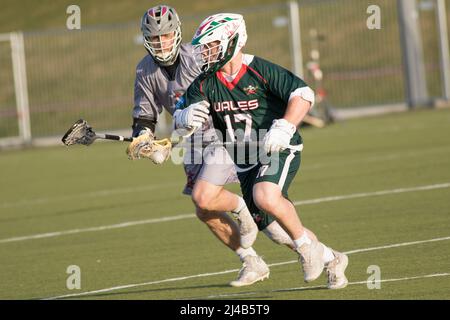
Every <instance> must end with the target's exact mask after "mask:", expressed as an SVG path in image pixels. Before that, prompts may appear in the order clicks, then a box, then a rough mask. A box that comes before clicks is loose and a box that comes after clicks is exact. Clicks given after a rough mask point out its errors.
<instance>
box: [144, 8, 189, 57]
mask: <svg viewBox="0 0 450 320" xmlns="http://www.w3.org/2000/svg"><path fill="white" fill-rule="evenodd" d="M141 31H142V34H143V36H144V46H145V48H146V49H147V51H148V53H149V54H150V55H151V56H152V57H153V58H154V60H155V61H156V63H158V64H159V65H161V66H170V65H172V64H173V63H174V62H175V61H176V60H177V58H178V55H179V53H180V46H181V21H180V19H179V17H178V14H177V12H176V11H175V9H174V8H172V7H169V6H167V5H158V6H156V7H153V8H150V9H148V10H147V12H146V13H145V14H144V16H143V17H142V20H141ZM170 33H174V36H173V38H171V39H168V40H167V39H164V40H162V39H161V36H163V35H166V34H170ZM152 38H153V39H152ZM155 38H156V39H155ZM167 47H169V48H170V47H172V48H171V49H170V50H163V49H165V48H167Z"/></svg>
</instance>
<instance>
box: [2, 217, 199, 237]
mask: <svg viewBox="0 0 450 320" xmlns="http://www.w3.org/2000/svg"><path fill="white" fill-rule="evenodd" d="M194 217H195V214H193V213H189V214H181V215H177V216H169V217H162V218H155V219H146V220H136V221H128V222H123V223H118V224H111V225H107V226H99V227H91V228H83V229H72V230H66V231H55V232H48V233H40V234H35V235H30V236H23V237H14V238H7V239H2V240H0V243H7V242H16V241H24V240H32V239H42V238H51V237H59V236H63V235H68V234H76V233H82V232H94V231H103V230H111V229H118V228H126V227H132V226H138V225H142V224H150V223H159V222H167V221H175V220H182V219H190V218H194Z"/></svg>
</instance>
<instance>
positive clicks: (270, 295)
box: [39, 284, 328, 301]
mask: <svg viewBox="0 0 450 320" xmlns="http://www.w3.org/2000/svg"><path fill="white" fill-rule="evenodd" d="M202 288H208V289H210V288H224V289H230V290H232V289H233V288H232V287H230V285H229V284H213V285H199V286H185V287H168V288H158V289H145V290H133V291H127V292H110V293H99V294H92V295H86V296H80V297H79V299H80V298H81V299H90V300H94V299H95V298H99V297H114V296H118V295H124V296H126V295H134V294H147V293H152V292H162V291H171V290H189V289H202ZM316 290H328V289H327V288H326V287H325V286H323V287H311V288H308V287H303V288H299V289H295V288H292V289H275V290H260V291H258V290H254V291H244V292H237V293H236V294H233V293H230V294H222V295H223V296H221V295H218V297H214V298H212V297H211V298H210V299H211V300H214V299H219V300H220V299H231V300H248V299H252V300H255V299H276V297H274V294H277V293H286V292H290V293H292V292H302V291H316ZM210 296H214V294H211V295H210ZM208 297H209V296H207V295H203V296H194V297H185V298H180V299H176V298H172V299H168V300H186V301H189V300H198V299H208ZM74 298H75V299H76V298H77V297H68V298H61V299H58V300H66V299H74ZM144 298H146V299H149V298H150V300H151V298H152V297H151V296H150V297H149V296H145V297H144ZM130 299H132V298H130ZM161 299H162V300H167V298H161V297H155V300H161ZM39 300H40V299H39Z"/></svg>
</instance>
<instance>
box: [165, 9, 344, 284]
mask: <svg viewBox="0 0 450 320" xmlns="http://www.w3.org/2000/svg"><path fill="white" fill-rule="evenodd" d="M246 40H247V33H246V28H245V21H244V19H243V17H242V16H241V15H238V14H216V15H213V16H210V17H208V18H207V19H205V20H204V21H203V22H202V23H201V25H200V26H199V28H198V29H197V31H196V33H195V35H194V37H193V40H192V45H193V46H194V48H195V56H196V61H197V62H198V63H199V65H200V67H201V70H202V74H201V75H200V76H199V77H197V78H196V79H195V80H194V82H193V83H192V84H191V85H190V86H189V88H188V89H187V91H186V93H185V94H184V95H183V97H182V98H181V99H180V101H179V102H178V103H177V110H176V111H175V113H174V123H175V127H176V128H194V129H195V128H196V127H197V126H198V124H195V123H194V122H193V121H192V120H191V119H192V116H191V115H192V114H194V113H198V112H203V113H205V114H211V115H212V119H213V124H214V127H215V128H216V129H217V130H218V135H219V136H221V137H222V141H223V142H224V143H225V144H229V143H230V142H231V143H234V145H235V146H237V145H238V144H239V143H240V144H241V145H242V143H243V142H247V146H248V145H250V142H252V141H253V142H254V143H255V142H256V145H257V146H258V147H257V148H256V149H254V150H253V151H252V152H251V153H246V154H245V155H244V156H242V157H238V156H236V154H235V153H236V150H232V151H233V152H231V151H230V155H232V157H233V161H234V162H235V165H236V168H237V173H238V177H239V180H240V183H241V189H242V193H243V196H244V199H245V201H246V203H247V207H248V208H249V210H250V212H251V213H252V215H253V217H254V219H255V221H256V222H257V224H258V227H259V229H260V230H261V229H263V228H265V227H266V226H267V224H270V223H271V222H272V221H273V220H274V219H275V220H276V221H278V223H279V225H281V227H282V228H283V229H284V230H285V231H286V232H287V234H288V235H289V237H290V238H291V239H292V241H293V243H294V249H295V251H296V252H297V253H298V255H299V262H300V264H301V266H302V269H303V273H304V280H305V281H306V282H310V281H313V280H315V279H317V278H318V277H319V276H320V275H321V273H322V272H323V270H324V269H326V272H327V275H328V288H330V289H339V288H343V287H345V286H346V285H347V283H348V280H347V278H346V276H345V273H344V272H345V269H346V267H347V264H348V257H347V256H346V255H345V254H343V253H340V252H337V251H335V250H332V249H330V248H329V247H327V246H325V245H324V244H322V243H321V242H319V240H318V239H317V237H316V235H315V234H314V233H313V232H312V231H310V230H308V229H307V228H305V227H304V226H303V225H302V223H301V221H300V219H299V217H298V215H297V212H296V209H295V207H294V205H293V204H292V202H291V201H290V200H289V199H288V187H289V185H290V183H291V182H292V180H293V178H294V176H295V174H296V173H297V171H298V169H299V167H300V159H301V150H302V147H303V144H302V138H301V136H300V134H299V133H298V131H297V127H298V126H299V124H300V122H301V121H302V119H303V118H304V116H305V115H306V114H307V113H308V111H309V110H310V108H311V107H312V105H313V104H314V92H313V91H312V90H311V89H310V88H309V87H308V86H307V85H306V84H305V83H304V82H303V81H302V80H301V79H300V78H298V77H296V76H295V75H294V74H292V73H291V72H289V71H288V70H286V69H284V68H282V67H280V66H278V65H276V64H273V63H271V62H269V61H266V60H263V59H261V58H259V57H256V56H252V55H248V54H244V53H243V52H242V48H243V47H244V45H245V43H246ZM229 145H232V144H229ZM227 150H230V149H229V148H227ZM212 152H214V151H212Z"/></svg>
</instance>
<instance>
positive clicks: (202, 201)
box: [192, 188, 212, 210]
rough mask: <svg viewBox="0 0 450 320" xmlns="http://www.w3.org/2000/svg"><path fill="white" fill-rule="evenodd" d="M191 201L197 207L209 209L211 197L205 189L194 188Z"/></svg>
mask: <svg viewBox="0 0 450 320" xmlns="http://www.w3.org/2000/svg"><path fill="white" fill-rule="evenodd" d="M192 201H193V202H194V204H195V206H196V207H198V208H199V209H201V210H209V209H210V206H211V202H212V197H211V195H210V194H209V193H208V192H207V191H205V190H203V189H201V188H199V189H196V188H194V190H193V192H192Z"/></svg>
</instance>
